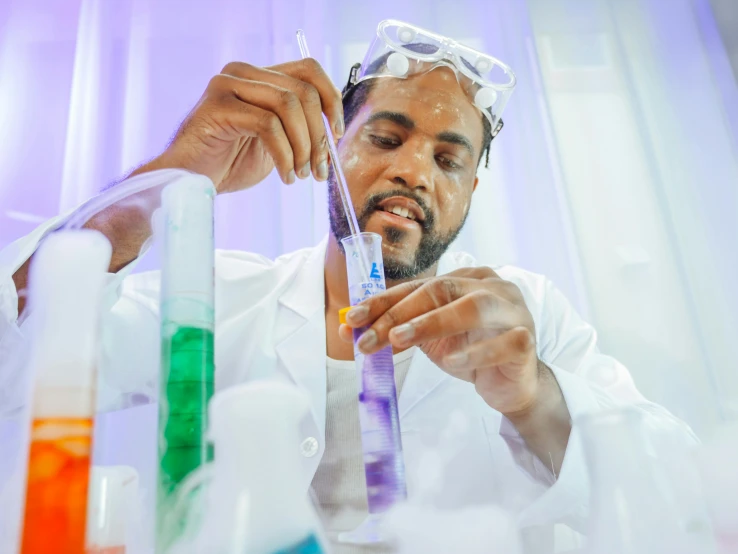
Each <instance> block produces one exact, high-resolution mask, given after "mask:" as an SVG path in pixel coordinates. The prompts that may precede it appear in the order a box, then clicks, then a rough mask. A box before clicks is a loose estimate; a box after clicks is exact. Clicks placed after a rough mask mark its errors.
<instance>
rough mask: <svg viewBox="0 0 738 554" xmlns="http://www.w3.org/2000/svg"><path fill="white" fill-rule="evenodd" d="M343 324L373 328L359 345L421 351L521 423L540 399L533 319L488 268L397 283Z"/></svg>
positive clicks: (347, 332) (516, 293)
mask: <svg viewBox="0 0 738 554" xmlns="http://www.w3.org/2000/svg"><path fill="white" fill-rule="evenodd" d="M347 322H348V324H349V325H350V327H349V325H342V326H341V329H340V331H339V332H340V335H341V338H343V339H344V340H347V341H350V340H352V331H351V328H352V327H353V328H360V327H368V329H367V330H366V331H365V332H364V333H363V334H362V336H361V339H360V340H359V343H358V347H359V349H360V350H361V351H362V352H364V353H365V354H372V353H374V352H377V351H379V350H381V349H382V348H384V347H386V346H387V345H389V344H391V345H392V346H393V347H394V348H395V349H396V350H404V349H406V348H409V347H411V346H418V347H420V348H421V349H422V351H423V352H424V353H425V354H426V355H427V356H428V358H430V359H431V360H432V361H433V362H434V363H435V364H436V365H438V366H439V367H440V368H441V369H443V370H444V371H446V372H447V373H449V374H450V375H452V376H454V377H457V378H459V379H463V380H465V381H469V382H471V383H473V384H474V386H475V387H476V391H477V393H479V394H480V395H481V396H482V398H483V399H484V400H485V401H486V402H487V404H489V405H490V406H491V407H492V408H494V409H495V410H497V411H499V412H501V413H502V414H505V415H506V416H508V417H510V418H512V419H517V418H519V417H520V416H524V415H525V414H526V413H528V412H530V411H532V410H533V408H534V407H535V406H536V403H537V402H538V400H539V395H540V393H541V389H543V388H546V387H542V386H541V378H540V377H541V373H542V370H545V371H548V369H547V368H546V367H545V366H544V365H543V364H542V363H541V362H539V360H538V356H537V353H536V338H535V337H536V333H535V325H534V322H533V317H532V315H531V313H530V311H529V310H528V308H527V306H526V304H525V300H524V299H523V295H522V293H521V292H520V289H518V287H517V286H516V285H515V284H513V283H511V282H509V281H505V280H503V279H501V278H500V277H499V276H498V275H497V274H496V273H495V272H494V271H493V270H492V269H490V268H488V267H477V268H465V269H459V270H457V271H454V272H453V273H449V274H447V275H442V276H439V277H432V278H429V279H420V280H417V281H411V282H408V283H404V284H401V285H397V286H395V287H393V288H391V289H389V290H388V291H386V292H383V293H381V294H378V295H376V296H373V297H372V298H369V299H367V300H365V301H364V302H362V303H361V304H359V305H357V306H355V307H354V308H353V309H352V310H351V311H349V313H348V314H347Z"/></svg>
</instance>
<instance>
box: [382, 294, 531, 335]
mask: <svg viewBox="0 0 738 554" xmlns="http://www.w3.org/2000/svg"><path fill="white" fill-rule="evenodd" d="M395 309H398V310H397V311H398V312H402V310H404V309H405V308H404V307H401V306H400V305H399V304H398V306H396V307H395V308H393V310H395ZM406 313H408V314H410V313H412V312H411V311H410V310H407V312H406ZM380 320H381V318H380ZM377 323H379V321H378V322H377ZM523 323H524V322H523V321H522V320H521V312H520V310H518V308H517V307H516V306H515V305H514V304H511V303H510V302H508V301H507V300H506V299H504V298H502V297H501V296H499V295H497V294H495V293H494V292H491V291H489V290H486V289H477V290H475V291H472V292H470V293H468V294H465V295H464V296H462V297H461V298H459V299H457V300H455V301H453V302H451V303H450V304H446V305H444V306H441V307H439V308H435V309H433V310H428V311H426V312H425V313H422V314H420V315H418V316H417V317H413V318H407V319H406V320H405V323H403V324H402V325H398V326H393V328H391V329H390V330H389V334H388V336H389V341H390V342H391V343H392V345H394V346H413V345H418V344H423V343H425V342H429V341H432V340H437V339H442V338H445V337H451V336H454V335H458V334H460V333H465V332H467V331H471V330H474V329H509V328H511V327H516V326H519V325H522V324H523ZM375 325H376V324H375Z"/></svg>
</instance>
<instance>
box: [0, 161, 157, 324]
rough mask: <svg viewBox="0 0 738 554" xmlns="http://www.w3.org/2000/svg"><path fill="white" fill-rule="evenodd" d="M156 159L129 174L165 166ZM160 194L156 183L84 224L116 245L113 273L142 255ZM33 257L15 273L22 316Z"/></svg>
mask: <svg viewBox="0 0 738 554" xmlns="http://www.w3.org/2000/svg"><path fill="white" fill-rule="evenodd" d="M157 162H158V160H154V161H152V162H150V163H148V164H145V165H143V166H141V167H139V168H138V169H136V170H135V171H134V172H133V173H131V175H130V176H131V177H132V176H134V175H137V174H139V173H145V172H147V171H153V170H154V169H161V168H163V166H162V167H159V166H158V165H157ZM160 196H161V187H154V188H153V189H150V190H148V191H144V192H142V193H139V194H136V195H133V196H131V197H128V198H126V199H124V200H121V201H120V202H118V203H116V204H115V205H114V206H111V207H109V208H106V209H104V210H102V211H101V212H100V213H98V214H95V215H94V216H93V217H91V218H90V220H89V221H87V222H86V223H85V224H84V228H85V229H94V230H96V231H100V232H101V233H102V234H103V235H105V236H106V237H107V239H108V240H109V241H110V244H111V245H112V247H113V254H112V257H111V261H110V267H109V271H110V272H111V273H115V272H117V271H120V270H121V269H122V268H123V267H125V266H126V265H127V264H129V263H130V262H132V261H133V260H135V259H136V258H137V257H138V256H139V253H140V252H141V248H142V247H143V244H144V242H145V241H146V240H147V239H148V237H149V236H150V235H151V217H152V215H153V213H154V211H155V210H156V209H157V208H158V207H159V206H160V204H161V201H160ZM32 259H33V257H31V258H29V259H28V260H26V261H25V262H24V263H23V264H22V265H21V266H20V267H19V268H18V269H17V270H16V272H15V273H14V274H13V283H14V285H15V289H16V291H18V315H19V316H20V314H22V313H23V310H24V309H25V306H26V295H25V291H26V289H27V286H28V271H29V268H30V264H31V260H32Z"/></svg>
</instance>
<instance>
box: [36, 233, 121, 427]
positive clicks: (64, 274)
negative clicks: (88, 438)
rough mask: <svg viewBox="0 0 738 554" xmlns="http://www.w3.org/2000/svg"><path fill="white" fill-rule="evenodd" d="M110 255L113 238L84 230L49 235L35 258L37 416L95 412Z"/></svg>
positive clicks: (74, 415) (84, 414)
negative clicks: (102, 310)
mask: <svg viewBox="0 0 738 554" xmlns="http://www.w3.org/2000/svg"><path fill="white" fill-rule="evenodd" d="M111 254H112V248H111V246H110V242H108V239H106V238H105V237H104V236H103V235H102V234H101V233H99V232H97V231H91V230H87V229H83V230H78V231H61V232H57V233H54V234H52V235H50V236H49V237H47V238H46V239H45V240H44V242H43V243H42V244H41V247H40V248H39V250H38V252H37V253H36V254H35V256H34V257H33V260H32V261H31V270H30V276H29V281H30V298H29V308H30V316H29V317H30V318H33V321H34V322H35V323H33V324H32V325H33V332H34V339H33V345H34V346H33V352H32V353H31V367H30V368H29V369H30V370H31V371H32V372H34V374H35V377H36V388H35V390H36V393H35V400H34V402H35V409H34V413H35V414H36V416H37V417H38V416H43V417H51V416H70V417H77V416H87V415H90V414H91V413H92V410H91V408H92V406H90V405H89V403H90V402H91V401H92V395H91V391H92V388H93V385H94V377H95V369H96V367H95V366H96V361H97V348H98V340H97V335H98V333H97V331H98V324H99V319H100V317H99V316H100V313H99V310H100V301H101V297H102V291H103V286H104V285H105V280H106V275H107V270H108V266H109V265H110V257H111ZM29 321H30V320H29Z"/></svg>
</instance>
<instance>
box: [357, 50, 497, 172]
mask: <svg viewBox="0 0 738 554" xmlns="http://www.w3.org/2000/svg"><path fill="white" fill-rule="evenodd" d="M430 47H431V45H428V44H422V43H414V44H407V45H406V48H409V49H410V50H415V51H417V52H421V53H432V51H431V50H429V48H430ZM389 54H390V53H389V52H388V53H386V54H383V55H382V56H380V57H379V58H377V59H376V60H374V62H372V64H371V65H370V66H369V68H368V70H367V73H377V72H378V71H379V70H380V69H381V68H382V67H383V66H384V65H386V64H387V58H388V57H389ZM463 61H464V63H465V64H466V66H467V67H469V69H470V70H471V71H473V72H474V73H476V74H477V75H478V74H479V73H478V72H477V70H476V68H474V67H473V66H472V65H471V64H469V63H468V62H467V61H466V60H463ZM359 67H360V64H355V65H354V66H353V67H352V68H351V76H353V75H354V73H355V72H356V71H357V70H358V68H359ZM350 81H351V79H350V78H349V83H348V84H347V85H346V87H345V88H344V89H343V120H344V123H345V125H346V128H348V126H349V125H351V122H352V121H353V119H354V117H355V116H356V114H357V113H359V110H360V109H361V108H362V106H364V104H365V103H366V99H367V97H368V96H369V93H370V92H371V90H372V88H373V87H374V85H375V83H376V81H377V79H366V80H364V81H361V82H359V83H356V84H352V83H351V82H350ZM481 117H482V150H481V153H480V155H479V160H478V162H477V167H479V163H481V161H482V157H484V159H485V162H484V167H489V149H490V145H491V144H492V139H493V138H494V137H493V136H492V125H490V122H489V119H487V117H486V116H485V115H484V114H482V116H481ZM498 130H499V128H498Z"/></svg>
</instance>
